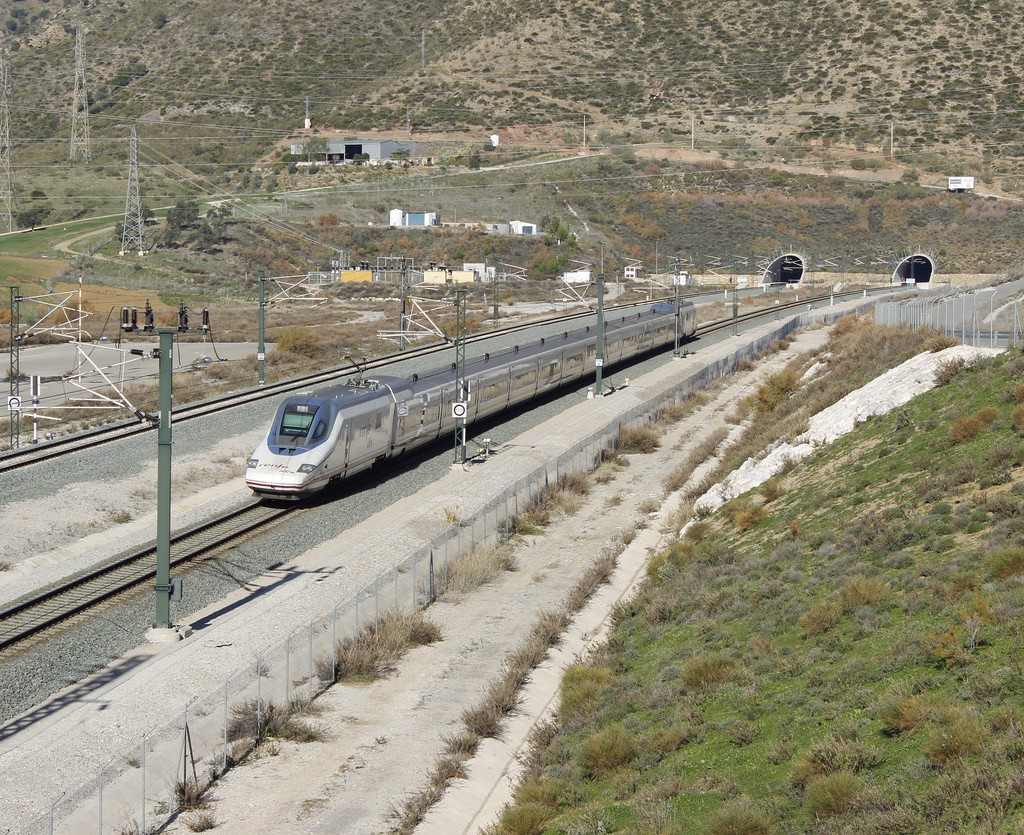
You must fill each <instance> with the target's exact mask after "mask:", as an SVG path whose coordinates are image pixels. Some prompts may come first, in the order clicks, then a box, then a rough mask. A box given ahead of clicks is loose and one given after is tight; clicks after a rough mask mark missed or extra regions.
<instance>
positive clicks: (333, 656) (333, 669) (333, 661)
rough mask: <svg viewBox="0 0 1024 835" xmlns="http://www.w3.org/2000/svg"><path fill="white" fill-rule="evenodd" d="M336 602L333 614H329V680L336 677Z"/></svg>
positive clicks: (333, 679)
mask: <svg viewBox="0 0 1024 835" xmlns="http://www.w3.org/2000/svg"><path fill="white" fill-rule="evenodd" d="M340 605H341V604H340V603H338V604H336V605H335V607H334V614H333V615H332V616H331V681H332V682H334V681H335V679H337V678H338V606H340Z"/></svg>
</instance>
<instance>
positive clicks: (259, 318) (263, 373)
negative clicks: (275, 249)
mask: <svg viewBox="0 0 1024 835" xmlns="http://www.w3.org/2000/svg"><path fill="white" fill-rule="evenodd" d="M266 283H267V274H266V273H265V272H263V270H260V271H259V272H258V273H257V274H256V284H257V286H258V287H259V312H258V313H257V315H256V324H257V328H256V330H257V331H258V332H259V333H258V334H257V342H256V370H257V373H258V374H259V381H258V385H261V386H262V385H263V384H264V383H265V382H266V381H267V346H266V344H265V343H264V341H263V340H264V335H265V333H266V329H265V326H264V325H265V323H264V319H265V318H266V311H267V298H266V289H265V286H266Z"/></svg>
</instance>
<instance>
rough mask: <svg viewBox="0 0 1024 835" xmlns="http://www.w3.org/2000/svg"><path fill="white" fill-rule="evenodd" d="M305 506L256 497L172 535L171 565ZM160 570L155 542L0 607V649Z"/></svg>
mask: <svg viewBox="0 0 1024 835" xmlns="http://www.w3.org/2000/svg"><path fill="white" fill-rule="evenodd" d="M299 509H301V508H300V507H299V506H296V505H288V506H271V505H264V504H260V503H259V502H251V503H249V504H246V505H243V506H242V507H240V508H236V509H235V510H232V511H230V512H228V513H226V514H223V515H222V516H219V517H217V518H215V519H209V520H207V521H205V522H203V523H201V524H199V525H195V526H194V527H191V528H189V529H187V530H185V531H182V532H180V533H178V534H177V535H175V536H174V537H173V538H172V539H171V565H172V566H174V565H180V564H182V563H185V562H189V561H192V560H196V559H199V558H200V557H202V556H204V555H205V554H207V553H209V552H210V551H212V550H213V549H215V548H217V547H219V546H221V545H223V544H224V543H225V542H228V541H230V540H233V539H234V538H236V537H239V536H242V535H245V534H248V533H251V532H253V531H254V530H256V529H258V528H262V527H264V526H266V525H268V524H270V523H271V522H275V521H277V520H278V519H280V518H281V517H283V516H285V515H287V514H289V513H293V512H295V511H296V510H299ZM155 576H156V546H155V545H151V546H148V547H146V548H143V549H142V550H140V551H136V552H135V553H132V554H129V555H127V556H124V557H120V558H118V559H116V560H114V561H112V562H109V563H107V564H105V565H102V566H99V567H97V568H94V569H91V570H89V571H87V572H85V573H83V574H79V575H76V576H74V577H71V578H69V579H67V580H65V581H63V582H61V583H60V584H58V585H55V586H52V587H50V588H47V589H44V590H42V591H40V592H37V593H35V594H33V595H32V596H31V597H28V598H24V599H22V600H19V601H18V602H17V603H15V604H14V605H11V606H9V607H7V608H6V609H3V610H0V650H4V649H7V648H9V647H12V646H14V645H16V644H19V643H21V642H23V641H25V640H27V639H29V638H31V637H33V636H35V635H38V634H39V633H40V632H42V631H44V630H46V629H49V628H51V627H53V626H56V625H58V624H60V623H62V622H64V621H66V620H68V619H69V618H71V617H74V616H75V615H77V614H79V613H81V612H83V611H85V610H86V609H89V608H91V607H93V606H95V605H97V604H99V603H102V602H103V601H105V600H108V599H110V598H111V597H114V596H116V595H118V594H121V593H122V592H125V591H128V590H130V589H132V588H134V587H136V586H138V585H139V584H140V583H143V582H145V581H146V580H150V579H152V578H154V577H155Z"/></svg>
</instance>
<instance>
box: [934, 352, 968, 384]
mask: <svg viewBox="0 0 1024 835" xmlns="http://www.w3.org/2000/svg"><path fill="white" fill-rule="evenodd" d="M965 368H967V360H965V359H964V358H963V357H953V358H952V359H948V360H943V361H942V362H940V363H939V365H938V367H937V368H936V369H935V385H937V386H945V385H949V383H951V382H953V379H954V378H955V377H956V376H957V374H959V373H960V372H961V371H963V370H964V369H965Z"/></svg>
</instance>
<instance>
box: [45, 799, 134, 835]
mask: <svg viewBox="0 0 1024 835" xmlns="http://www.w3.org/2000/svg"><path fill="white" fill-rule="evenodd" d="M66 794H67V790H64V791H62V792H61V793H60V797H58V798H57V799H56V800H55V801H53V803H51V804H50V835H53V811H54V809H56V808H57V804H58V803H60V802H61V800H63V799H64V795H66ZM143 808H145V806H143ZM143 821H145V818H143ZM143 826H145V823H143ZM143 832H145V830H143Z"/></svg>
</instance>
